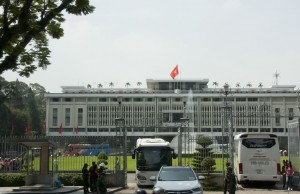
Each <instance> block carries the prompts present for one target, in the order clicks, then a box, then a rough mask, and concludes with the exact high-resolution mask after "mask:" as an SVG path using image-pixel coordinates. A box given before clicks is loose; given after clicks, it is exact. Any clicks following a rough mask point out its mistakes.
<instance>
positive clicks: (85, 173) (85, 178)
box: [81, 163, 89, 194]
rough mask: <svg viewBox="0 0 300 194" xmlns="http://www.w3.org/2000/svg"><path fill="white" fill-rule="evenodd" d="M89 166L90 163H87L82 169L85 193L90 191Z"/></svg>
mask: <svg viewBox="0 0 300 194" xmlns="http://www.w3.org/2000/svg"><path fill="white" fill-rule="evenodd" d="M87 167H88V164H87V163H85V164H84V165H83V168H82V170H81V172H82V179H83V193H85V194H87V193H89V170H88V168H87Z"/></svg>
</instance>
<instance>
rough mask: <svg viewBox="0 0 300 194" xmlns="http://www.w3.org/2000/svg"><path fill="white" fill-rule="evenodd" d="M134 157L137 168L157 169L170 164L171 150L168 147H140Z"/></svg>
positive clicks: (145, 169)
mask: <svg viewBox="0 0 300 194" xmlns="http://www.w3.org/2000/svg"><path fill="white" fill-rule="evenodd" d="M136 157H137V158H136V159H137V169H138V170H144V171H158V170H159V169H160V167H161V166H163V165H166V166H171V165H172V150H171V149H170V148H168V147H140V148H138V149H137V150H136Z"/></svg>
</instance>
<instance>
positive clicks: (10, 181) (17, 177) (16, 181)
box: [0, 174, 25, 187]
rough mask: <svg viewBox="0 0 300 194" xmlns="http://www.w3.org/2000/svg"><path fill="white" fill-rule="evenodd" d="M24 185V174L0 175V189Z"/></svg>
mask: <svg viewBox="0 0 300 194" xmlns="http://www.w3.org/2000/svg"><path fill="white" fill-rule="evenodd" d="M24 185H25V174H0V187H16V186H24Z"/></svg>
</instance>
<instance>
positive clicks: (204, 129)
mask: <svg viewBox="0 0 300 194" xmlns="http://www.w3.org/2000/svg"><path fill="white" fill-rule="evenodd" d="M201 132H211V128H202V129H201Z"/></svg>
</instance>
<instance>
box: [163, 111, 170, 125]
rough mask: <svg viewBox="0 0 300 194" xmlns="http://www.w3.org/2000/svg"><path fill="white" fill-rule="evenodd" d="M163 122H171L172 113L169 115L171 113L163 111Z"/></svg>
mask: <svg viewBox="0 0 300 194" xmlns="http://www.w3.org/2000/svg"><path fill="white" fill-rule="evenodd" d="M163 122H164V123H167V122H170V115H169V113H163Z"/></svg>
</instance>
